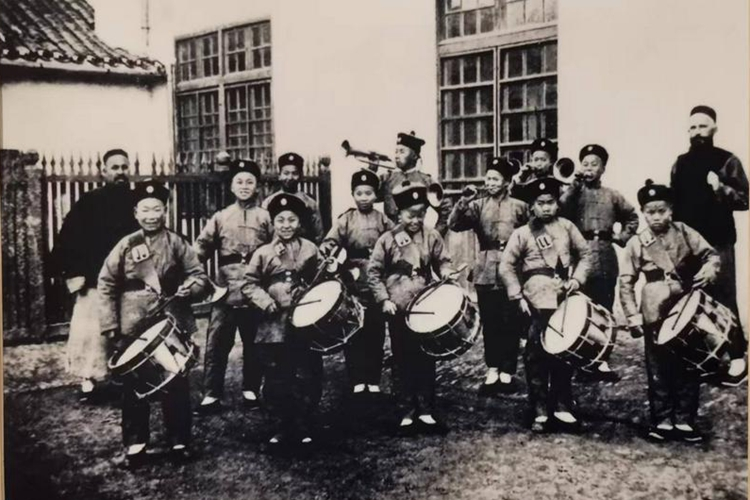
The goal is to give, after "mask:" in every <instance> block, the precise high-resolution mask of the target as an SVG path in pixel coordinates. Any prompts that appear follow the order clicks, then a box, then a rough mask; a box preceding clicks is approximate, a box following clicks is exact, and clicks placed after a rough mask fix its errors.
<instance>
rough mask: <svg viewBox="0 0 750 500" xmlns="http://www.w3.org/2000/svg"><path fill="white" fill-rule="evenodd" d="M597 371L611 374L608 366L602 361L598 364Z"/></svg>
mask: <svg viewBox="0 0 750 500" xmlns="http://www.w3.org/2000/svg"><path fill="white" fill-rule="evenodd" d="M599 371H600V372H605V373H606V372H611V371H612V369H611V368H610V367H609V364H607V362H606V361H602V362H601V363H599Z"/></svg>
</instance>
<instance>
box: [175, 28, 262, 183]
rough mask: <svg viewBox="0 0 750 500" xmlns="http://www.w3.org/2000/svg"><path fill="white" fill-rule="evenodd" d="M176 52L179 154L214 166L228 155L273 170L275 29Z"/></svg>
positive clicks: (181, 43)
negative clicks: (213, 162)
mask: <svg viewBox="0 0 750 500" xmlns="http://www.w3.org/2000/svg"><path fill="white" fill-rule="evenodd" d="M219 42H221V43H219ZM175 52H176V65H175V96H176V98H175V114H176V116H175V125H176V127H175V129H176V136H177V137H176V143H177V144H176V145H177V149H178V152H179V153H182V154H186V155H188V157H190V156H191V155H193V157H194V158H200V159H203V158H207V159H209V160H210V159H212V158H213V156H214V155H215V154H216V153H218V152H219V151H223V150H225V151H228V152H229V153H230V155H231V156H232V157H233V158H238V157H244V158H248V157H249V158H253V159H254V160H256V161H258V162H259V163H260V164H261V165H262V166H263V167H264V169H268V168H270V166H271V165H272V164H273V124H272V119H271V72H270V69H271V23H270V22H268V21H264V22H257V23H251V24H243V25H240V26H231V27H228V28H221V29H217V30H216V31H213V32H211V33H208V34H202V35H199V36H195V37H190V38H185V39H181V40H177V41H176V43H175Z"/></svg>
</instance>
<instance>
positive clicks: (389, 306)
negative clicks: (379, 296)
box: [383, 300, 398, 316]
mask: <svg viewBox="0 0 750 500" xmlns="http://www.w3.org/2000/svg"><path fill="white" fill-rule="evenodd" d="M397 310H398V309H397V308H396V304H394V303H393V302H391V301H390V300H385V301H383V312H384V313H386V314H390V315H391V316H393V315H394V314H396V312H397Z"/></svg>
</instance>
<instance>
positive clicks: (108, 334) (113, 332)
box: [102, 328, 120, 340]
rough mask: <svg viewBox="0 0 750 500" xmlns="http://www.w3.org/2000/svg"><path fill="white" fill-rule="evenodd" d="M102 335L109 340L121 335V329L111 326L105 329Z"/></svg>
mask: <svg viewBox="0 0 750 500" xmlns="http://www.w3.org/2000/svg"><path fill="white" fill-rule="evenodd" d="M102 335H104V337H105V338H106V339H108V340H114V339H116V338H118V337H119V336H120V331H119V330H118V329H117V328H111V329H109V330H104V331H103V332H102Z"/></svg>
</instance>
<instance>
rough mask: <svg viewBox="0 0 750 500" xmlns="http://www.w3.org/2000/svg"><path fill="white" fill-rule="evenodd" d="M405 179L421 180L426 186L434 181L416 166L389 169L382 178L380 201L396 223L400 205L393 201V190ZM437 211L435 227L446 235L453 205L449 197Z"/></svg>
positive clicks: (410, 180)
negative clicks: (397, 205) (407, 168)
mask: <svg viewBox="0 0 750 500" xmlns="http://www.w3.org/2000/svg"><path fill="white" fill-rule="evenodd" d="M404 181H409V182H419V183H422V184H424V185H425V186H429V185H430V184H433V183H434V181H433V180H432V176H431V175H430V174H427V173H425V172H422V171H420V170H417V168H416V167H414V168H411V169H409V170H407V171H403V170H400V169H396V170H389V171H388V173H386V174H385V175H384V176H383V177H381V178H380V191H379V193H378V201H382V202H383V211H384V212H385V215H387V216H388V218H389V219H391V220H392V221H393V222H394V224H398V207H396V202H395V201H393V190H394V189H395V188H396V187H397V186H400V185H401V184H402V183H403V182H404ZM437 212H438V219H437V222H436V223H435V229H436V230H437V231H438V232H439V233H440V235H441V236H445V233H446V232H447V231H448V216H449V215H450V212H451V205H450V201H449V200H448V198H443V200H442V201H441V202H440V207H439V208H438V211H437Z"/></svg>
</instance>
